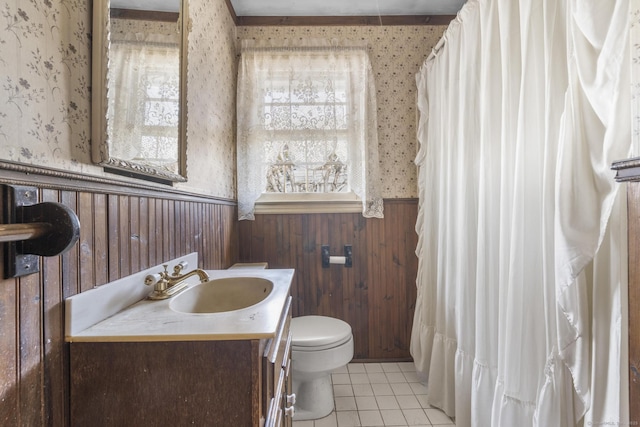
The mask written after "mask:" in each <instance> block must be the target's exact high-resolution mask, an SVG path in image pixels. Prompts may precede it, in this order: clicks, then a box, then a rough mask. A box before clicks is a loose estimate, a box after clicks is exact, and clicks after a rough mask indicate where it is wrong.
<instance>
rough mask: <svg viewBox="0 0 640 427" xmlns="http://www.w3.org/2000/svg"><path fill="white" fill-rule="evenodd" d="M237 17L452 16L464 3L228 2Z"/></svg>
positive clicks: (437, 0) (354, 0)
mask: <svg viewBox="0 0 640 427" xmlns="http://www.w3.org/2000/svg"><path fill="white" fill-rule="evenodd" d="M230 1H231V4H232V5H233V9H234V10H235V12H236V15H237V16H378V15H382V16H386V15H455V14H456V13H457V12H458V11H459V10H460V8H461V7H462V5H463V4H464V3H465V1H466V0H270V1H266V0H230Z"/></svg>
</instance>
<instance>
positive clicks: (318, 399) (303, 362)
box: [291, 316, 353, 420]
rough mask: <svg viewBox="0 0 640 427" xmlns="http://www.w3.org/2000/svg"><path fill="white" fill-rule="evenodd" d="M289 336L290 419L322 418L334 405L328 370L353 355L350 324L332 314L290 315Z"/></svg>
mask: <svg viewBox="0 0 640 427" xmlns="http://www.w3.org/2000/svg"><path fill="white" fill-rule="evenodd" d="M291 335H292V339H291V366H292V375H291V376H292V380H293V392H294V393H295V395H296V403H295V405H294V407H295V412H294V414H295V415H294V416H293V419H294V420H314V419H318V418H323V417H325V416H327V415H329V414H330V413H331V411H333V407H334V403H333V387H332V385H331V372H332V371H334V370H336V369H338V368H341V367H343V366H346V365H347V364H348V363H349V362H350V361H351V359H352V358H353V335H352V334H351V326H349V324H348V323H346V322H344V321H342V320H340V319H334V318H332V317H325V316H301V317H294V318H293V319H291Z"/></svg>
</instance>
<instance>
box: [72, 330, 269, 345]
mask: <svg viewBox="0 0 640 427" xmlns="http://www.w3.org/2000/svg"><path fill="white" fill-rule="evenodd" d="M274 336H275V332H274V333H244V334H237V333H230V334H194V335H182V334H178V335H119V336H82V335H79V336H76V337H66V338H65V340H66V341H67V342H70V343H80V342H93V343H99V342H103V343H104V342H110V343H113V342H137V343H140V342H179V341H182V342H187V341H242V340H254V339H269V338H273V337H274Z"/></svg>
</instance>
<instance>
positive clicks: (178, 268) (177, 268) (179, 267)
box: [173, 261, 189, 276]
mask: <svg viewBox="0 0 640 427" xmlns="http://www.w3.org/2000/svg"><path fill="white" fill-rule="evenodd" d="M188 265H189V263H188V262H187V261H180V262H179V263H178V264H176V266H175V267H173V275H174V276H179V275H180V272H182V270H184V269H185V268H187V266H188Z"/></svg>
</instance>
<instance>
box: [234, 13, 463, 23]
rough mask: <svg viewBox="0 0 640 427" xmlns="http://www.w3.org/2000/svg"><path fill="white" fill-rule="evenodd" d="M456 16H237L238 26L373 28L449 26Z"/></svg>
mask: <svg viewBox="0 0 640 427" xmlns="http://www.w3.org/2000/svg"><path fill="white" fill-rule="evenodd" d="M455 17H456V16H455V15H386V16H385V15H383V16H237V17H236V18H235V23H236V25H238V26H268V25H275V26H314V25H340V26H371V25H449V23H450V22H451V21H452V20H453V19H455Z"/></svg>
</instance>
